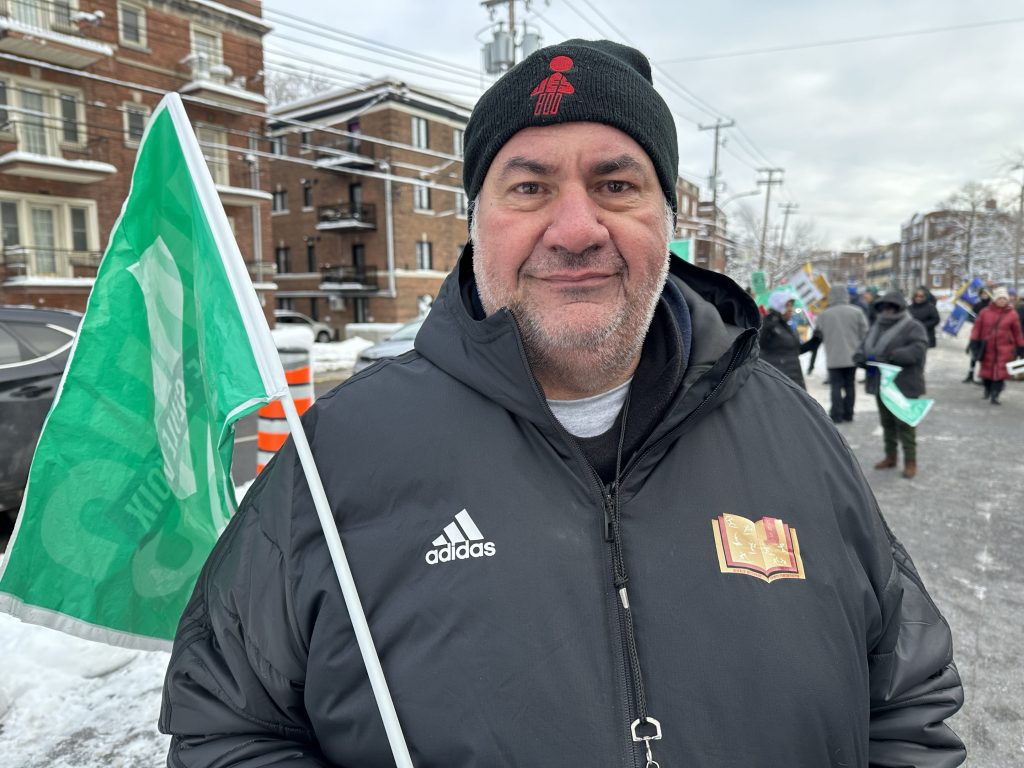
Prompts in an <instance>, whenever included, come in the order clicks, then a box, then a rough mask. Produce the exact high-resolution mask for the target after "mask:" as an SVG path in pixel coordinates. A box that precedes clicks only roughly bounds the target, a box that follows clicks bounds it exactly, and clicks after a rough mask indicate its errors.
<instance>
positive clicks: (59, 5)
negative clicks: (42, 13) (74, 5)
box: [51, 0, 71, 29]
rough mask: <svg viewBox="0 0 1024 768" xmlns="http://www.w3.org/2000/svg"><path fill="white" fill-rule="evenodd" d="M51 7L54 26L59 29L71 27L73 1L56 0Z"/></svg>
mask: <svg viewBox="0 0 1024 768" xmlns="http://www.w3.org/2000/svg"><path fill="white" fill-rule="evenodd" d="M51 7H52V9H53V26H54V27H57V28H58V29H70V28H71V3H69V2H68V0H54V2H53V3H52V4H51Z"/></svg>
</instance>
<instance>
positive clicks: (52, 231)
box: [29, 206, 57, 275]
mask: <svg viewBox="0 0 1024 768" xmlns="http://www.w3.org/2000/svg"><path fill="white" fill-rule="evenodd" d="M29 212H30V214H31V222H32V240H33V241H34V243H35V257H36V265H35V266H36V272H37V273H38V274H42V275H53V274H56V272H57V253H56V247H57V227H56V222H55V218H56V217H55V215H54V214H55V213H56V212H55V211H54V209H53V208H51V207H49V206H47V207H45V208H44V207H42V206H40V207H35V206H33V207H32V208H30V209H29Z"/></svg>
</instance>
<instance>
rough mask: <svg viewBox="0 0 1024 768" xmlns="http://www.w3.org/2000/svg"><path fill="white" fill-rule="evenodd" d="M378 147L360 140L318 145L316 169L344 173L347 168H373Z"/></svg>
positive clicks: (342, 139) (316, 147) (343, 140)
mask: <svg viewBox="0 0 1024 768" xmlns="http://www.w3.org/2000/svg"><path fill="white" fill-rule="evenodd" d="M376 147H377V145H376V144H374V143H372V142H368V141H362V140H360V139H344V138H339V139H337V140H336V141H332V142H329V143H326V144H317V145H315V146H314V149H316V167H317V168H323V169H324V170H335V171H344V170H345V169H347V168H373V166H374V164H375V161H374V153H375V151H376Z"/></svg>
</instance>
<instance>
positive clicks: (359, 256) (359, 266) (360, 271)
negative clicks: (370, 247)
mask: <svg viewBox="0 0 1024 768" xmlns="http://www.w3.org/2000/svg"><path fill="white" fill-rule="evenodd" d="M352 268H353V269H355V271H356V280H357V281H358V282H360V283H361V282H362V281H363V278H364V277H365V276H366V246H365V245H363V244H362V243H356V244H355V245H353V246H352Z"/></svg>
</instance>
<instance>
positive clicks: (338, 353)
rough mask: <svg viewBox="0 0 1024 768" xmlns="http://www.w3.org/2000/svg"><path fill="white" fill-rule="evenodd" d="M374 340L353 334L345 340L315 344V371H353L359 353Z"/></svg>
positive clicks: (315, 373) (318, 373)
mask: <svg viewBox="0 0 1024 768" xmlns="http://www.w3.org/2000/svg"><path fill="white" fill-rule="evenodd" d="M372 346H373V342H372V341H368V340H366V339H364V338H362V337H361V336H353V337H352V338H351V339H345V341H332V342H328V343H326V344H314V345H313V373H314V375H320V374H325V373H351V372H352V366H353V365H355V363H356V358H357V357H359V353H360V352H362V351H363V350H364V349H366V348H367V347H372Z"/></svg>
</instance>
